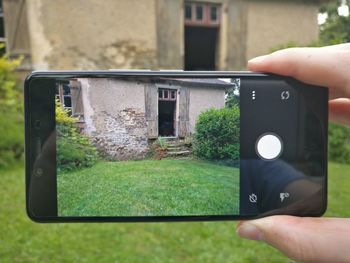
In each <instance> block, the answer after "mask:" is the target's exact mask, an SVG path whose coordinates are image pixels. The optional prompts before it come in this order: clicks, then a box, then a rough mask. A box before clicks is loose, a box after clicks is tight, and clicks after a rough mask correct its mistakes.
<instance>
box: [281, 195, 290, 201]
mask: <svg viewBox="0 0 350 263" xmlns="http://www.w3.org/2000/svg"><path fill="white" fill-rule="evenodd" d="M288 197H289V193H280V199H281V203H282V202H283V201H284V199H285V198H288Z"/></svg>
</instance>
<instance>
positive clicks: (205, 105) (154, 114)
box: [56, 78, 234, 160]
mask: <svg viewBox="0 0 350 263" xmlns="http://www.w3.org/2000/svg"><path fill="white" fill-rule="evenodd" d="M233 87H234V84H232V83H231V82H230V81H229V80H226V79H225V80H223V79H214V78H212V79H209V78H207V79H199V78H195V79H194V78H183V79H176V78H172V79H169V78H152V80H150V79H149V78H137V79H136V78H122V79H121V78H118V79H117V78H80V79H70V80H67V81H65V82H60V83H58V84H57V91H56V94H57V97H58V98H59V99H60V101H61V102H62V105H63V106H64V107H65V108H66V109H68V110H69V111H70V112H71V114H72V116H73V117H76V118H77V120H78V125H79V126H80V127H81V130H82V132H83V133H84V134H86V135H88V136H89V137H90V138H91V139H92V141H93V143H94V144H95V145H96V146H97V148H98V149H99V150H101V151H102V152H104V153H105V154H106V155H107V156H109V157H111V158H112V159H115V160H128V159H141V158H144V157H145V155H146V153H147V151H148V150H149V145H150V143H152V141H154V140H155V139H157V138H158V137H167V138H179V139H181V138H185V137H187V136H190V135H191V134H193V133H194V130H195V124H196V120H197V118H198V115H199V114H200V113H201V112H203V111H205V110H208V109H210V108H217V109H218V108H222V107H224V106H225V94H226V91H227V90H228V89H230V88H233Z"/></svg>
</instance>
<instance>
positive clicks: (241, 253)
mask: <svg viewBox="0 0 350 263" xmlns="http://www.w3.org/2000/svg"><path fill="white" fill-rule="evenodd" d="M23 173H24V171H23V168H22V167H15V168H11V169H7V170H0V178H1V187H0V197H1V198H0V262H152V263H153V262H154V263H158V262H162V263H163V262H204V263H205V262H210V263H212V262H290V260H288V259H287V258H286V257H285V256H283V255H282V254H280V253H279V252H278V251H276V250H275V249H273V248H271V247H269V246H267V245H265V244H262V243H258V242H255V241H247V240H242V239H240V238H238V237H237V236H236V234H235V226H236V223H235V222H199V223H193V222H191V223H128V224H127V223H118V224H115V223H113V224H36V223H33V222H31V221H30V220H29V219H28V218H27V216H26V214H25V207H24V204H25V198H24V175H23ZM329 173H330V175H329V204H328V212H327V214H326V215H328V216H339V217H342V216H344V217H345V216H347V217H349V216H350V209H349V204H350V165H338V164H330V166H329Z"/></svg>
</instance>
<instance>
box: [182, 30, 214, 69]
mask: <svg viewBox="0 0 350 263" xmlns="http://www.w3.org/2000/svg"><path fill="white" fill-rule="evenodd" d="M217 36H218V28H216V27H203V26H202V27H201V26H185V70H215V58H216V56H215V54H216V48H217V47H216V43H217V38H218V37H217Z"/></svg>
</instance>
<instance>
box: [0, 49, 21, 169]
mask: <svg viewBox="0 0 350 263" xmlns="http://www.w3.org/2000/svg"><path fill="white" fill-rule="evenodd" d="M0 48H3V47H2V46H0ZM20 61H21V59H17V60H12V61H10V60H8V59H7V58H6V56H1V57H0V138H1V139H0V167H5V166H8V165H10V164H12V163H14V162H15V161H17V160H19V159H20V158H21V157H22V155H23V151H24V146H23V145H24V135H23V99H22V92H21V88H20V87H19V85H18V82H17V79H16V76H15V73H14V70H15V68H16V67H17V66H18V65H19V64H20Z"/></svg>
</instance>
